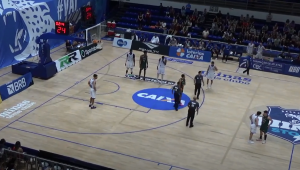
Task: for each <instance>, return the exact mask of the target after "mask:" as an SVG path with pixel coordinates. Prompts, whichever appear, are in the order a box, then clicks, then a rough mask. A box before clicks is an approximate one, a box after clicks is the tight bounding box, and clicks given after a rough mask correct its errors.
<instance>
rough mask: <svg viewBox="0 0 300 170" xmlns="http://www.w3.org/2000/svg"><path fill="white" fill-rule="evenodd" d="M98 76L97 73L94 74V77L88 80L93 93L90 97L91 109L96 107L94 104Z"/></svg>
mask: <svg viewBox="0 0 300 170" xmlns="http://www.w3.org/2000/svg"><path fill="white" fill-rule="evenodd" d="M97 78H98V75H97V74H94V76H93V78H92V79H91V80H90V81H89V82H88V85H89V86H90V93H91V98H90V105H89V107H90V108H91V109H96V107H95V106H94V102H95V98H96V79H97Z"/></svg>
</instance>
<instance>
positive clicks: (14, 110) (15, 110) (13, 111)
mask: <svg viewBox="0 0 300 170" xmlns="http://www.w3.org/2000/svg"><path fill="white" fill-rule="evenodd" d="M34 104H35V102H31V101H27V100H24V101H23V102H22V103H19V104H17V105H16V106H13V107H11V108H10V109H4V111H3V112H2V113H0V117H3V118H7V119H11V118H13V117H15V116H16V115H18V114H20V113H22V111H24V110H26V109H28V108H30V107H31V106H33V105H34Z"/></svg>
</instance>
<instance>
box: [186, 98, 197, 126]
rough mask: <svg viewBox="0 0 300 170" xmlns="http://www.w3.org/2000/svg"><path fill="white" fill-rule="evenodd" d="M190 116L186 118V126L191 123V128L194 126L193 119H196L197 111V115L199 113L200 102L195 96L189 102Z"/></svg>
mask: <svg viewBox="0 0 300 170" xmlns="http://www.w3.org/2000/svg"><path fill="white" fill-rule="evenodd" d="M188 107H189V110H188V116H187V119H186V126H188V125H189V123H190V128H192V127H194V124H193V121H194V117H195V111H197V115H198V110H199V103H198V102H197V101H196V97H194V98H193V100H191V101H190V102H189V103H188Z"/></svg>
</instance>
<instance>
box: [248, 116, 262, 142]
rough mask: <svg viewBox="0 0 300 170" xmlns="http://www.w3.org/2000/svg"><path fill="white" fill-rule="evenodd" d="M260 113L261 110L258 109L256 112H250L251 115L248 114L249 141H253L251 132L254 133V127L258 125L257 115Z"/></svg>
mask: <svg viewBox="0 0 300 170" xmlns="http://www.w3.org/2000/svg"><path fill="white" fill-rule="evenodd" d="M259 115H261V112H260V111H258V112H257V113H254V114H252V115H251V116H249V119H250V122H251V124H250V136H249V143H251V144H252V143H254V142H253V140H252V137H253V134H255V133H256V129H257V127H258V116H259Z"/></svg>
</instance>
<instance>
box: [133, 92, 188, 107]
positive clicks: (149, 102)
mask: <svg viewBox="0 0 300 170" xmlns="http://www.w3.org/2000/svg"><path fill="white" fill-rule="evenodd" d="M132 99H133V101H135V102H136V103H137V104H139V105H141V106H144V107H146V108H149V109H154V110H174V101H175V100H174V95H173V94H172V90H171V89H163V88H152V89H144V90H141V91H138V92H136V93H134V94H133V96H132ZM189 101H190V98H189V97H188V96H187V95H186V94H184V93H183V94H182V97H181V105H179V108H178V109H182V108H184V107H186V106H187V104H188V102H189Z"/></svg>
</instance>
